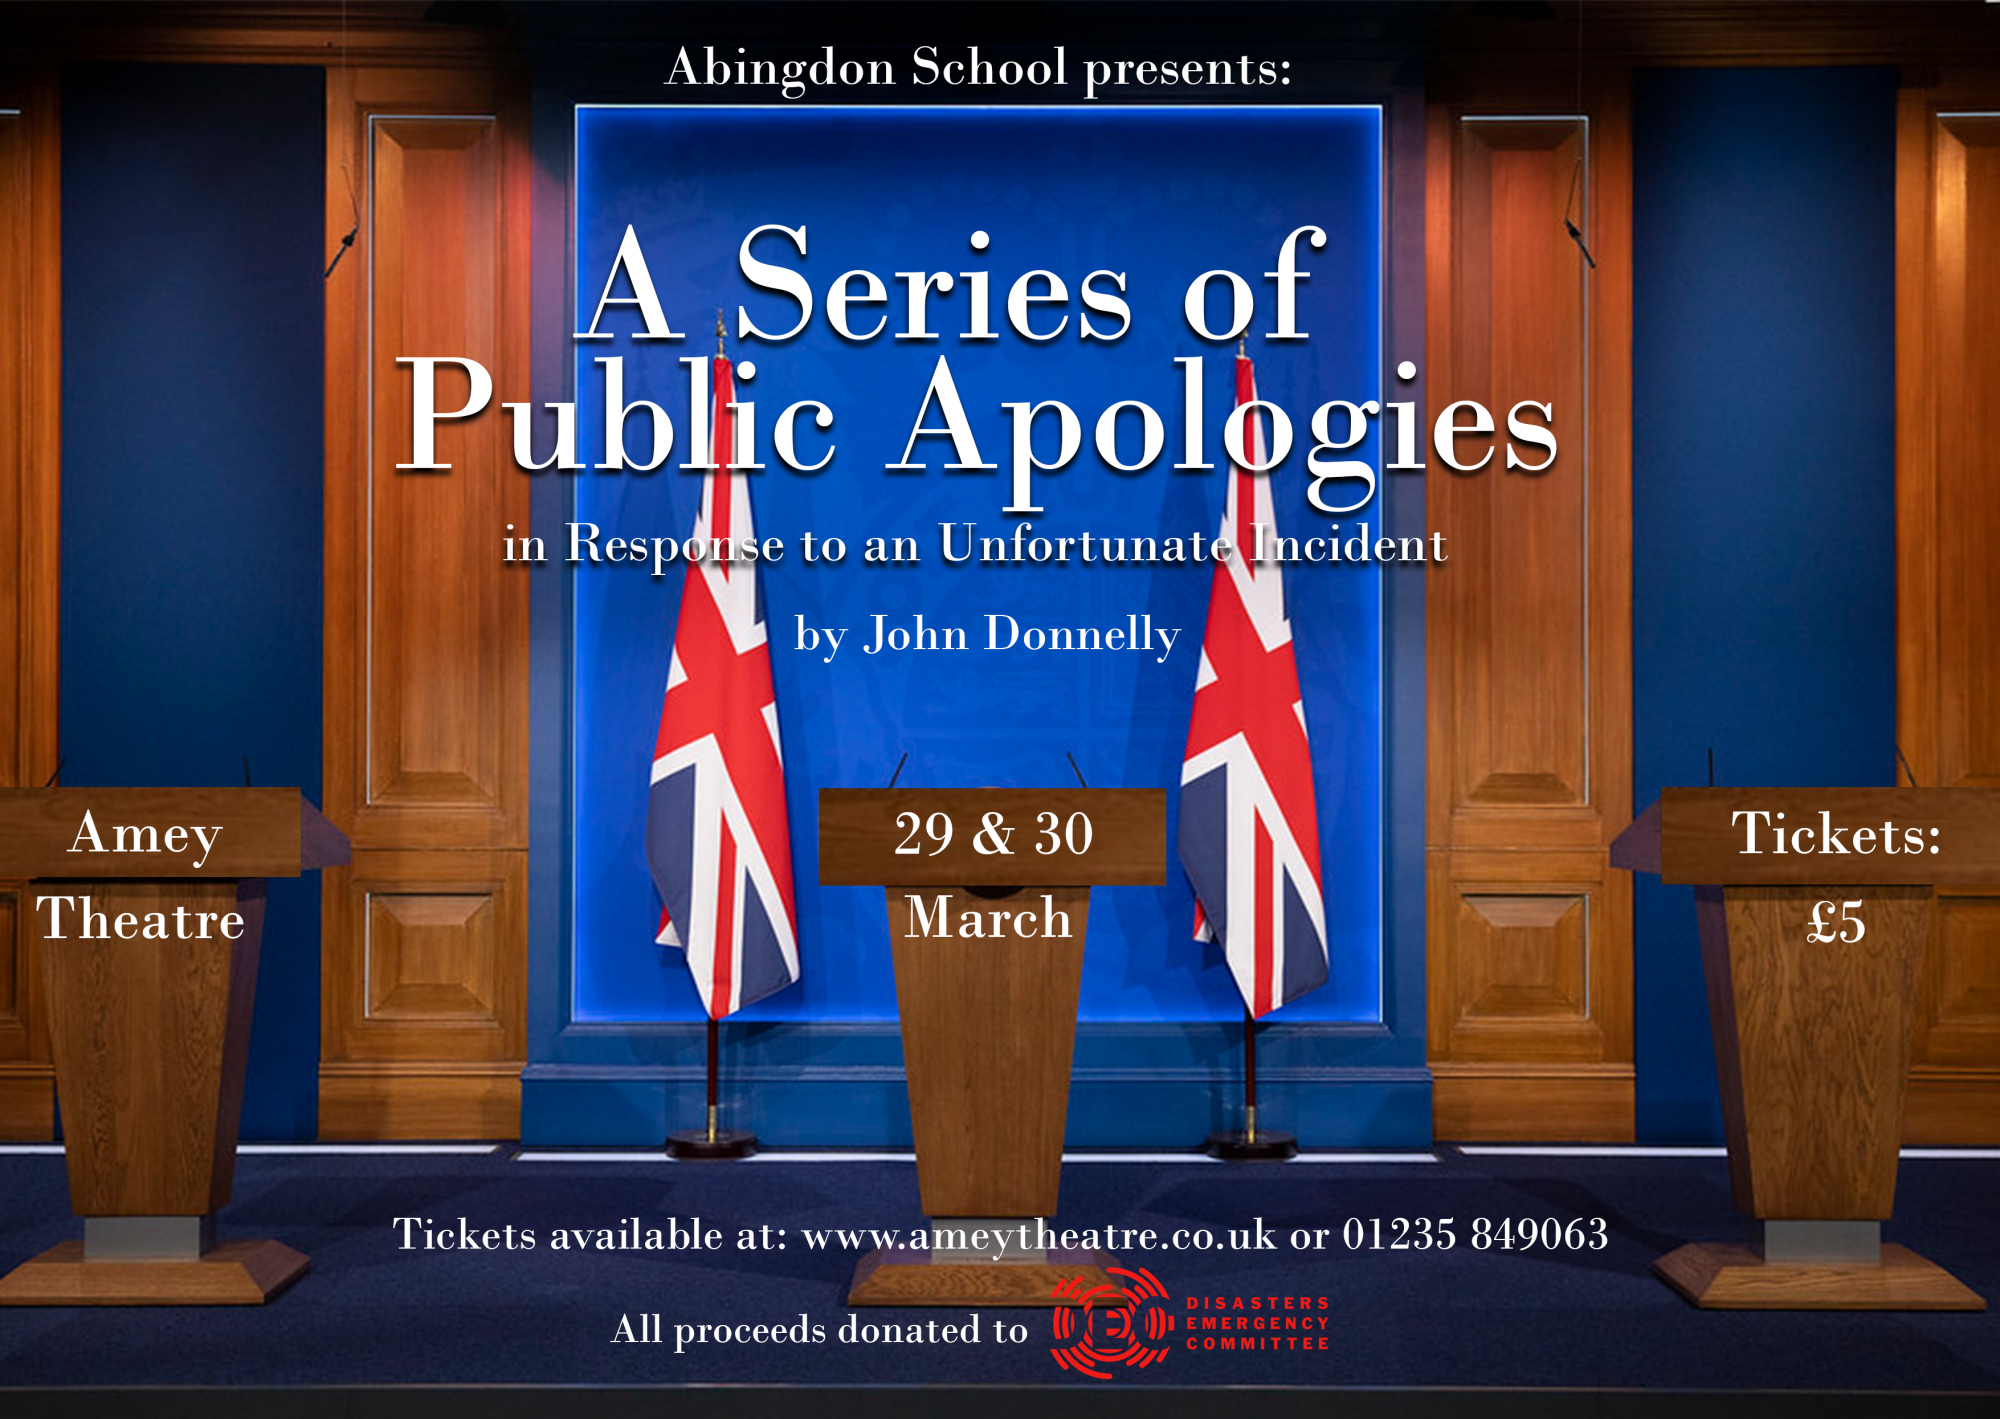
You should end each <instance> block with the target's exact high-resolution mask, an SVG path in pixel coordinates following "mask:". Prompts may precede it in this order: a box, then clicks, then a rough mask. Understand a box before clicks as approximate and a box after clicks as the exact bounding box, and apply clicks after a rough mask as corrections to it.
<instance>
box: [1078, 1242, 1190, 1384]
mask: <svg viewBox="0 0 2000 1419" xmlns="http://www.w3.org/2000/svg"><path fill="white" fill-rule="evenodd" d="M1106 1272H1107V1274H1108V1275H1111V1276H1122V1277H1124V1278H1125V1284H1124V1285H1122V1286H1120V1285H1118V1284H1117V1283H1116V1282H1111V1281H1096V1282H1093V1281H1088V1280H1086V1279H1085V1278H1083V1277H1081V1276H1072V1277H1070V1278H1068V1279H1067V1280H1064V1281H1058V1282H1057V1283H1056V1287H1055V1292H1054V1295H1055V1298H1056V1299H1057V1300H1059V1301H1068V1302H1069V1303H1070V1304H1068V1305H1066V1306H1058V1307H1057V1308H1056V1311H1055V1318H1054V1324H1055V1338H1056V1343H1055V1346H1054V1348H1052V1349H1051V1350H1050V1351H1049V1354H1051V1355H1053V1356H1054V1357H1055V1361H1056V1363H1057V1364H1058V1365H1060V1366H1062V1367H1063V1368H1064V1369H1065V1370H1075V1371H1076V1372H1077V1373H1078V1374H1080V1375H1089V1376H1091V1377H1092V1378H1094V1379H1100V1380H1108V1379H1110V1378H1111V1369H1110V1368H1109V1367H1111V1366H1114V1365H1116V1366H1123V1367H1124V1368H1126V1369H1129V1370H1143V1369H1144V1368H1145V1367H1146V1366H1148V1365H1150V1364H1152V1363H1153V1362H1154V1361H1156V1360H1164V1359H1166V1358H1167V1347H1166V1344H1165V1342H1164V1340H1163V1338H1162V1337H1164V1336H1165V1335H1166V1333H1167V1332H1168V1331H1170V1330H1172V1329H1173V1328H1174V1316H1173V1314H1172V1312H1171V1311H1170V1310H1169V1309H1168V1307H1167V1306H1166V1305H1164V1304H1162V1303H1163V1302H1165V1301H1166V1300H1167V1288H1166V1287H1164V1286H1162V1285H1161V1284H1160V1282H1159V1278H1158V1277H1156V1276H1154V1275H1153V1273H1152V1272H1150V1271H1145V1270H1140V1271H1127V1270H1125V1269H1124V1268H1123V1267H1118V1266H1113V1267H1108V1268H1106Z"/></svg>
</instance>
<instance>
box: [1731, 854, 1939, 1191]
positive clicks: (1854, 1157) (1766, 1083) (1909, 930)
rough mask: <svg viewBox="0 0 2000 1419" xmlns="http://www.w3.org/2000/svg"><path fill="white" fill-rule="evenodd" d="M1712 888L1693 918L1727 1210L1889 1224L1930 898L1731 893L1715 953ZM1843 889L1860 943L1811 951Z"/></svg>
mask: <svg viewBox="0 0 2000 1419" xmlns="http://www.w3.org/2000/svg"><path fill="white" fill-rule="evenodd" d="M1716 891H1717V889H1714V888H1704V889H1701V893H1700V903H1699V910H1700V912H1701V916H1702V955H1703V966H1704V968H1705V970H1706V973H1707V978H1708V984H1709V996H1710V1006H1711V1012H1712V1013H1711V1018H1712V1019H1713V1020H1714V1021H1715V1023H1716V1038H1715V1049H1716V1066H1717V1071H1718V1073H1719V1074H1720V1076H1721V1085H1722V1097H1723V1104H1724V1115H1725V1123H1726V1125H1727V1127H1728V1130H1729V1142H1730V1150H1729V1158H1730V1170H1731V1181H1732V1183H1733V1184H1734V1189H1735V1194H1736V1203H1737V1206H1739V1207H1741V1208H1742V1209H1743V1210H1744V1211H1745V1212H1747V1213H1749V1214H1750V1215H1751V1216H1753V1217H1759V1218H1770V1217H1776V1218H1797V1219H1829V1220H1839V1219H1851V1220H1869V1219H1884V1218H1887V1217H1888V1216H1889V1215H1890V1213H1891V1211H1892V1210H1893V1208H1894V1205H1895V1194H1896V1161H1897V1148H1898V1146H1899V1145H1900V1143H1901V1133H1902V1118H1903V1090H1904V1079H1905V1072H1906V1070H1907V1069H1908V1067H1909V1057H1910V1018H1911V1007H1912V1002H1913V1000H1914V998H1915V994H1916V988H1917V975H1918V971H1919V968H1920V966H1921V964H1922V959H1923V949H1924V936H1925V932H1926V929H1927V926H1928V922H1929V914H1930V892H1929V891H1928V889H1926V888H1922V887H1865V888H1864V887H1850V888H1825V889H1818V888H1810V887H1806V888H1801V887H1730V888H1727V889H1725V890H1724V892H1723V903H1722V911H1723V915H1724V916H1725V918H1726V924H1727V928H1728V930H1727V941H1726V943H1725V942H1723V941H1722V940H1721V939H1719V938H1720V936H1721V933H1719V932H1718V931H1716V929H1715V927H1716V925H1717V923H1716V921H1715V912H1716V902H1715V897H1716ZM1843 892H1844V893H1846V894H1849V897H1850V898H1854V897H1858V898H1860V899H1861V900H1862V902H1863V903H1864V905H1863V906H1862V907H1861V909H1860V915H1861V917H1862V920H1863V921H1864V923H1865V926H1866V931H1865V934H1864V935H1863V937H1862V939H1861V940H1860V941H1857V942H1844V941H1833V942H1809V941H1808V940H1807V939H1806V934H1807V931H1808V930H1809V920H1810V917H1811V914H1812V910H1813V906H1814V904H1815V903H1816V902H1819V901H1822V900H1825V899H1827V898H1828V897H1830V896H1831V897H1834V898H1840V897H1841V895H1842V893H1843ZM1838 908H1839V901H1838V900H1836V902H1835V911H1836V912H1837V911H1838ZM1836 934H1838V933H1836ZM1739 1100H1740V1103H1739V1102H1738V1101H1739Z"/></svg>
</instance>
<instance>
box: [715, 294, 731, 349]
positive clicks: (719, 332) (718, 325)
mask: <svg viewBox="0 0 2000 1419" xmlns="http://www.w3.org/2000/svg"><path fill="white" fill-rule="evenodd" d="M728 328H729V327H728V326H726V325H724V324H723V323H722V307H721V306H717V307H716V308H715V353H716V354H717V355H721V354H723V353H725V352H724V350H723V348H722V337H723V335H724V334H726V333H727V332H728Z"/></svg>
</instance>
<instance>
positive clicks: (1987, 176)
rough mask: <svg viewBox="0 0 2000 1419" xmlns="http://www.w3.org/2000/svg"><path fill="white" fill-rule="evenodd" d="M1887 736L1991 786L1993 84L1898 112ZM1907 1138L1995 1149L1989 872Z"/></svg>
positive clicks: (1917, 755)
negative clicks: (1893, 635) (1893, 641)
mask: <svg viewBox="0 0 2000 1419" xmlns="http://www.w3.org/2000/svg"><path fill="white" fill-rule="evenodd" d="M1896 183H1897V199H1898V200H1897V212H1898V226H1897V233H1896V383H1897V417H1896V441H1897V459H1896V503H1897V519H1896V562H1897V628H1896V630H1897V676H1896V679H1897V715H1896V718H1897V738H1898V739H1899V741H1900V742H1901V746H1902V749H1903V752H1904V753H1905V755H1906V756H1907V757H1908V759H1909V761H1910V766H1911V769H1912V770H1913V772H1914V774H1915V776H1916V781H1917V782H1918V783H1919V784H1922V785H1924V786H1926V787H1945V788H1991V787H1995V786H2000V559H1996V557H1995V555H1994V549H1995V548H1996V547H2000V496H1996V495H1995V491H1994V490H1995V488H1996V487H2000V445H1996V443H1995V441H1994V439H1993V436H1992V411H1993V409H1995V408H1996V407H2000V266H1996V263H1995V261H1994V259H1993V253H1994V252H1995V251H2000V74H1996V73H1993V72H1990V71H1989V72H1985V73H1971V72H1957V73H1954V72H1950V71H1947V72H1944V73H1942V74H1934V75H1931V76H1929V82H1928V83H1927V84H1925V85H1924V86H1921V87H1917V86H1912V87H1906V88H1905V89H1904V90H1903V93H1902V96H1901V98H1900V101H1899V107H1898V119H1897V158H1896ZM1916 1017H1917V1024H1916V1038H1915V1040H1914V1042H1913V1049H1912V1055H1911V1060H1912V1063H1911V1077H1910V1088H1909V1108H1908V1114H1907V1130H1906V1136H1907V1137H1908V1139H1909V1141H1911V1142H1918V1143H1996V1142H2000V877H1997V878H1996V881H1995V884H1994V887H1993V888H1992V889H1990V890H1988V889H1985V888H1963V887H1957V886H1954V887H1951V888H1948V889H1940V890H1939V892H1938V894H1937V898H1936V902H1935V906H1934V908H1933V913H1932V921H1931V931H1930V939H1929V952H1928V955H1927V957H1926V960H1925V964H1924V970H1923V975H1922V978H1921V984H1920V986H1919V989H1918V995H1917V1010H1916Z"/></svg>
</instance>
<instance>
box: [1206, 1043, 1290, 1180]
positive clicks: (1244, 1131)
mask: <svg viewBox="0 0 2000 1419" xmlns="http://www.w3.org/2000/svg"><path fill="white" fill-rule="evenodd" d="M1203 1151H1204V1152H1206V1153H1207V1154H1208V1155H1209V1156H1210V1157H1213V1158H1221V1159H1222V1160H1223V1161H1225V1162H1229V1163H1279V1162H1283V1161H1284V1160H1285V1159H1287V1158H1289V1157H1292V1156H1293V1155H1294V1154H1296V1153H1297V1152H1298V1151H1299V1141H1298V1139H1296V1138H1294V1137H1293V1136H1292V1135H1291V1134H1289V1133H1279V1132H1276V1131H1274V1130H1271V1129H1260V1128H1258V1127H1257V1017H1256V1016H1254V1015H1252V1014H1251V1013H1250V1010H1249V1008H1248V1007H1247V1006H1246V1007H1245V1008H1244V1011H1243V1127H1242V1128H1241V1129H1240V1130H1237V1129H1221V1130H1218V1131H1217V1132H1214V1133H1211V1134H1209V1135H1208V1142H1207V1143H1205V1144H1204V1145H1203Z"/></svg>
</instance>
